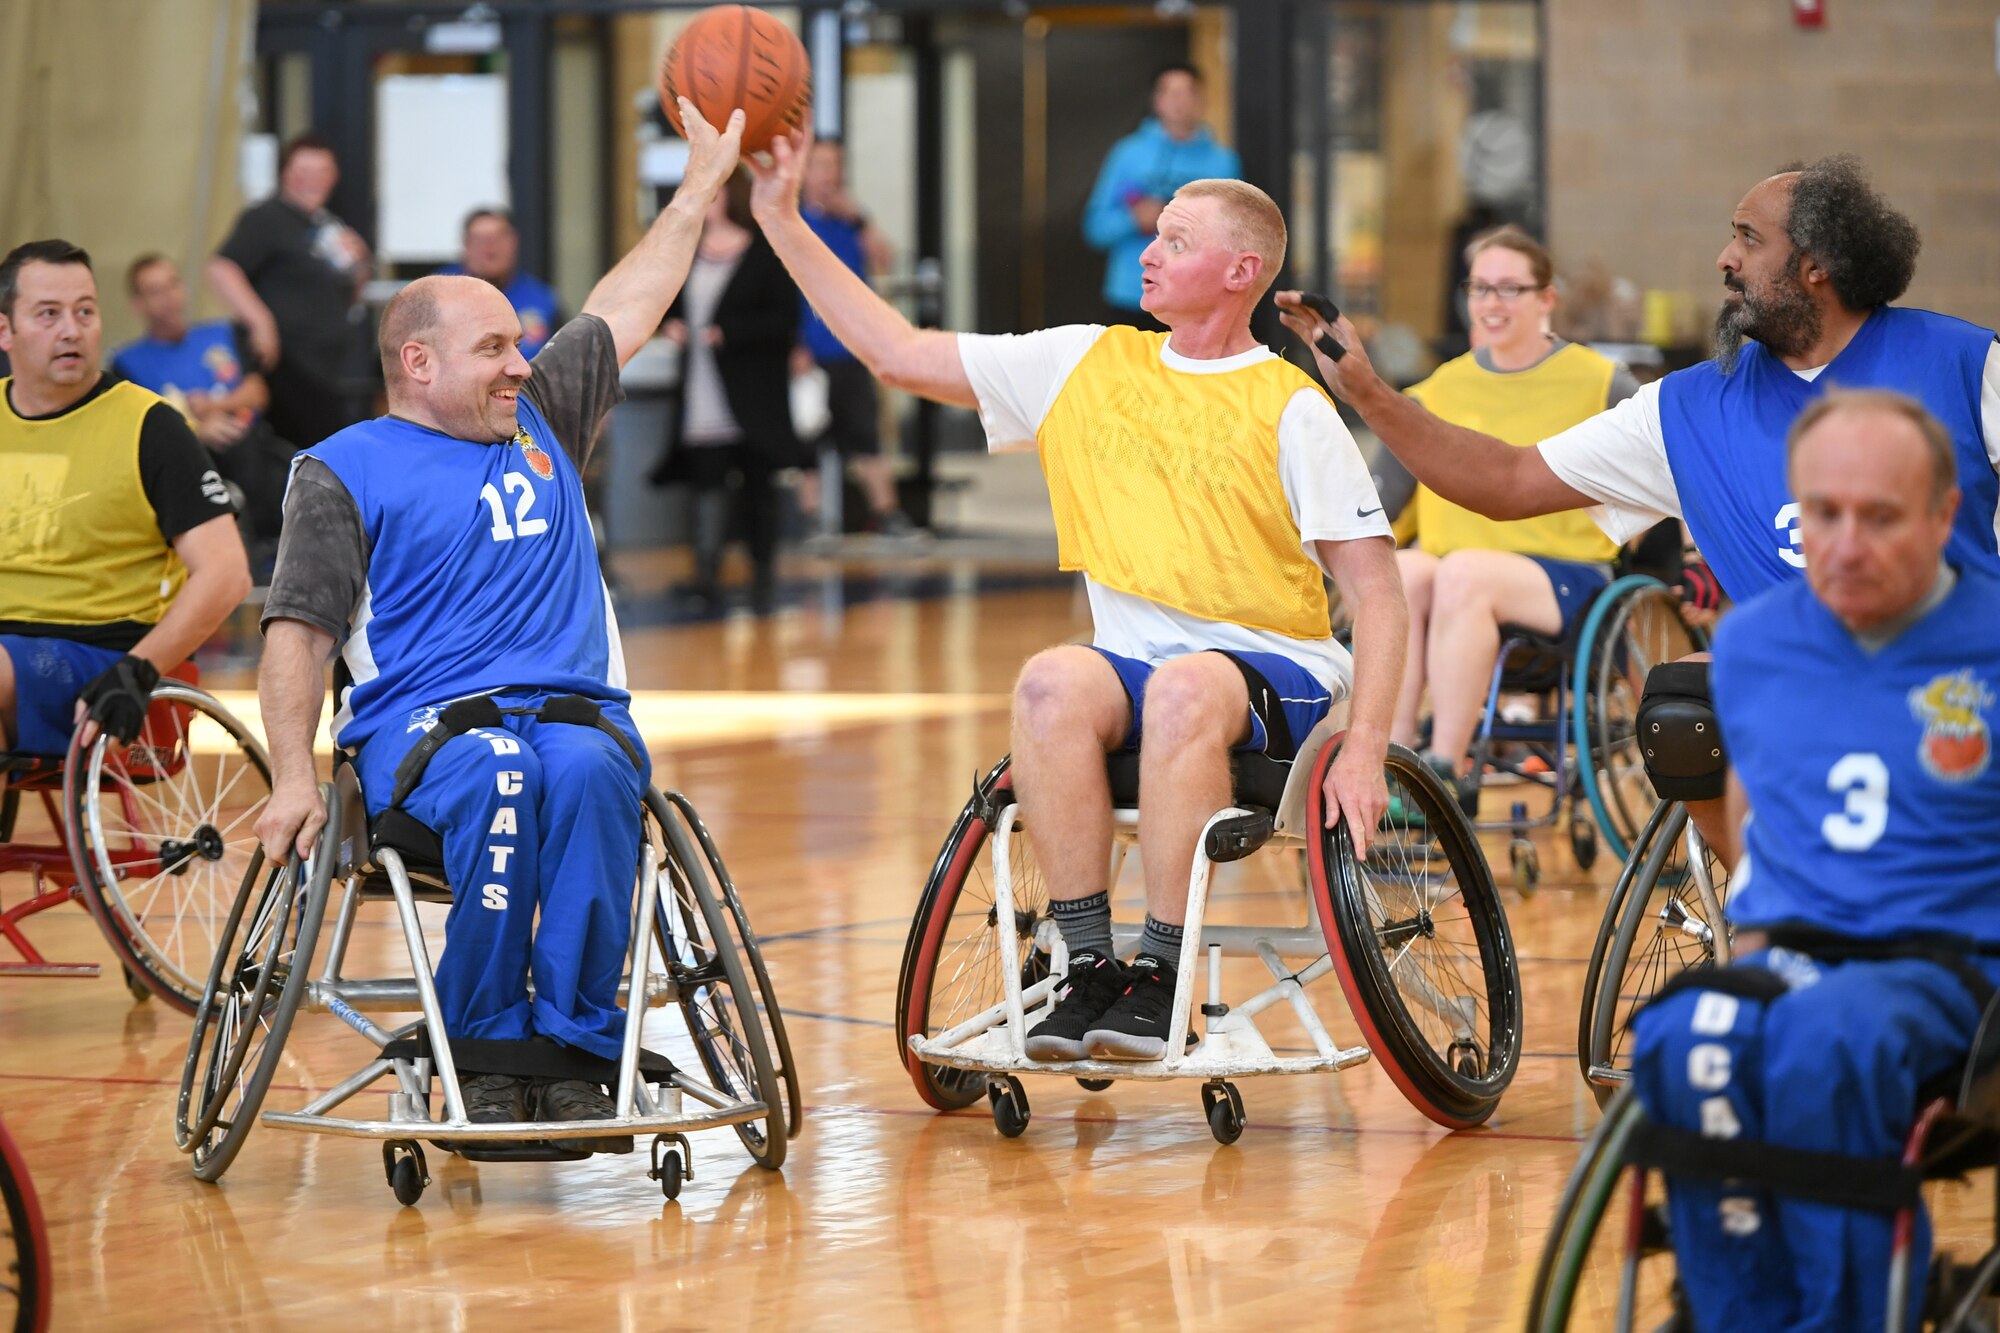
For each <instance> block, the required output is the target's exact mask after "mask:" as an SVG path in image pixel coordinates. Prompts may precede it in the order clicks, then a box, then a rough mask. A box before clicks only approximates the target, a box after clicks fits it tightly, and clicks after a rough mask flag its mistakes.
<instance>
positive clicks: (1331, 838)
mask: <svg viewBox="0 0 2000 1333" xmlns="http://www.w3.org/2000/svg"><path fill="white" fill-rule="evenodd" d="M1345 725H1346V706H1345V705H1336V707H1335V709H1334V712H1333V714H1332V715H1331V716H1329V717H1328V718H1327V719H1325V720H1324V721H1322V722H1321V723H1320V724H1319V725H1318V726H1317V727H1315V728H1314V729H1313V731H1312V733H1311V734H1310V735H1308V736H1307V737H1306V739H1305V742H1304V744H1302V745H1301V746H1300V747H1299V759H1298V761H1297V762H1289V761H1280V760H1274V759H1270V758H1268V757H1266V756H1264V755H1261V754H1248V753H1238V754H1236V755H1234V756H1232V779H1233V788H1234V790H1233V795H1232V803H1231V804H1230V805H1229V806H1227V807H1225V808H1224V809H1222V810H1219V811H1217V812H1216V813H1215V814H1214V815H1212V816H1211V817H1210V818H1209V819H1208V821H1207V823H1206V825H1205V826H1204V828H1203V830H1202V834H1201V839H1200V842H1199V843H1198V846H1197V850H1196V854H1195V857H1194V862H1193V865H1192V867H1191V870H1190V874H1189V881H1188V904H1187V919H1186V935H1185V938H1184V941H1183V945H1182V950H1181V961H1180V971H1179V974H1178V976H1177V978H1176V981H1175V989H1174V995H1175V1011H1174V1012H1175V1016H1174V1018H1173V1020H1172V1026H1171V1028H1170V1030H1169V1031H1168V1034H1167V1051H1168V1054H1167V1056H1166V1057H1165V1058H1164V1059H1162V1060H1158V1061H1151V1062H1145V1063H1128V1062H1125V1061H1107V1060H1076V1061H1059V1062H1037V1061H1032V1060H1029V1059H1028V1058H1027V1056H1026V1053H1025V1046H1024V1042H1025V1033H1026V1029H1027V1028H1028V1026H1029V1025H1030V1024H1031V1023H1033V1022H1035V1021H1038V1020H1039V1019H1040V1018H1041V1016H1042V1013H1043V1011H1044V1010H1045V1009H1046V1008H1050V1007H1053V1005H1054V1003H1055V990H1056V987H1057V985H1058V984H1059V983H1060V982H1061V980H1062V979H1063V977H1064V976H1065V974H1066V972H1067V969H1068V965H1069V957H1068V950H1067V949H1066V948H1065V947H1064V944H1063V940H1062V934H1061V932H1060V931H1059V930H1057V928H1056V924H1055V921H1054V918H1053V917H1051V915H1050V914H1049V895H1048V885H1047V883H1046V881H1045V880H1044V879H1043V876H1042V873H1041V868H1040V866H1039V864H1038V862H1037V859H1036V856H1035V849H1034V843H1033V837H1032V834H1033V830H1032V829H1029V828H1027V827H1026V826H1025V825H1024V824H1023V822H1022V816H1021V810H1020V807H1019V805H1018V804H1016V802H1015V799H1014V793H1013V776H1012V774H1011V772H1010V771H1009V767H1008V761H1007V760H1005V759H1002V760H1001V761H1000V762H999V763H998V764H996V765H995V766H994V767H993V769H992V771H991V772H989V773H988V774H987V775H986V776H985V778H984V779H983V780H981V781H980V782H979V783H978V785H977V787H976V789H975V790H974V792H973V796H972V799H971V800H970V801H968V802H967V803H966V806H965V808H964V810H963V811H961V812H960V814H959V817H958V821H957V823H956V824H955V825H954V826H953V827H952V830H951V833H950V836H949V837H947V838H946V839H945V843H944V847H943V848H942V850H940V851H939V853H938V857H937V861H936V863H935V865H934V866H933V867H932V870H931V873H930V878H929V881H928V882H927V883H926V884H925V886H924V891H923V896H922V898H921V899H920V901H919V903H918V906H917V911H916V916H915V918H914V920H912V922H911V923H910V933H909V937H908V940H907V942H906V943H905V946H904V950H903V963H902V971H901V975H900V977H899V980H898V983H897V994H896V1037H897V1043H898V1047H899V1049H898V1055H899V1056H900V1057H901V1059H902V1061H903V1064H904V1067H905V1068H906V1069H907V1070H908V1071H909V1074H910V1078H911V1080H912V1081H913V1082H914V1083H915V1085H916V1089H917V1095H918V1096H919V1097H921V1098H922V1099H923V1100H924V1101H925V1102H927V1103H929V1104H930V1105H931V1106H933V1107H936V1108H937V1109H938V1110H940V1111H950V1110H955V1109H958V1108H960V1107H965V1106H969V1105H971V1104H972V1103H974V1102H976V1101H978V1100H979V1098H980V1096H981V1095H982V1094H984V1095H985V1096H986V1098H987V1101H988V1104H989V1106H990V1108H991V1111H992V1115H993V1122H994V1125H995V1127H996V1128H997V1129H998V1130H999V1132H1000V1133H1001V1134H1003V1135H1006V1136H1007V1137H1009V1138H1012V1137H1014V1136H1017V1135H1019V1134H1020V1133H1022V1132H1023V1131H1024V1130H1025V1129H1026V1128H1027V1125H1028V1121H1029V1116H1030V1108H1029V1104H1028V1097H1027V1093H1026V1092H1025V1090H1024V1089H1023V1087H1022V1085H1021V1079H1020V1077H1019V1076H1020V1075H1022V1074H1029V1073H1033V1074H1053V1075H1066V1076H1069V1077H1073V1078H1075V1079H1076V1080H1077V1082H1078V1083H1080V1084H1081V1085H1082V1086H1083V1087H1084V1088H1085V1089H1087V1090H1090V1091H1102V1090H1103V1089H1105V1088H1107V1087H1109V1086H1110V1085H1111V1084H1112V1083H1113V1082H1115V1081H1117V1080H1120V1079H1147V1080H1157V1079H1177V1078H1193V1079H1199V1080H1201V1103H1202V1110H1203V1112H1204V1114H1205V1115H1206V1117H1207V1119H1208V1125H1209V1130H1210V1132H1211V1133H1212V1134H1213V1135H1214V1136H1215V1139H1216V1140H1217V1142H1219V1143H1224V1144H1228V1143H1233V1142H1235V1141H1236V1140H1237V1138H1239V1137H1240V1136H1241V1135H1242V1133H1243V1129H1244V1125H1245V1123H1246V1117H1245V1113H1244V1108H1243V1098H1242V1095H1241V1093H1240V1092H1239V1091H1238V1090H1237V1088H1236V1086H1235V1084H1234V1083H1233V1082H1232V1081H1231V1080H1234V1079H1238V1078H1246V1077H1251V1076H1254V1075H1262V1074H1306V1073H1315V1072H1319V1071H1322V1070H1338V1069H1345V1068H1347V1067H1349V1066H1351V1065H1355V1064H1359V1063H1360V1062H1362V1061H1364V1060H1367V1059H1369V1058H1370V1056H1371V1055H1373V1056H1374V1057H1375V1058H1378V1059H1380V1060H1381V1061H1382V1063H1383V1066H1384V1068H1385V1070H1386V1072H1387V1073H1388V1075H1389V1077H1390V1079H1391V1081H1393V1082H1394V1083H1395V1085H1396V1086H1397V1088H1399V1089H1400V1090H1401V1091H1402V1093H1403V1095H1404V1096H1405V1097H1407V1098H1408V1099H1409V1101H1410V1102H1411V1104H1412V1105H1414V1106H1415V1107H1416V1108H1417V1109H1418V1110H1419V1111H1421V1112H1423V1113H1424V1114H1425V1115H1426V1116H1428V1117H1430V1118H1431V1119H1432V1120H1434V1121H1436V1122H1437V1123H1438V1124H1441V1125H1445V1126H1447V1127H1449V1128H1453V1129H1463V1128H1467V1127H1469V1126H1472V1125H1476V1124H1479V1123H1481V1122H1483V1121H1484V1120H1486V1119H1487V1117H1489V1116H1490V1115H1491V1114H1492V1113H1493V1109H1494V1107H1495V1106H1496V1105H1497V1104H1498V1103H1499V1100H1500V1095H1501V1093H1502V1092H1503V1091H1505V1089H1506V1087H1507V1085H1508V1083H1509V1082H1510V1081H1511V1080H1512V1079H1513V1076H1514V1069H1515V1065H1516V1062H1517V1061H1518V1060H1519V1058H1520V1047H1521V1021H1522V1018H1521V1014H1522V1000H1521V977H1520V969H1519V966H1518V964H1517V962H1516V960H1515V956H1514V946H1513V940H1512V936H1511V935H1510V933H1509V931H1508V927H1507V917H1506V913H1505V911H1504V910H1503V909H1502V907H1501V904H1500V898H1499V893H1498V891H1497V890H1496V889H1495V887H1494V884H1493V879H1492V874H1491V872H1490V871H1489V870H1488V868H1487V865H1486V858H1485V857H1484V856H1483V855H1482V854H1481V852H1480V850H1479V844H1478V842H1477V840H1476V839H1475V838H1474V837H1473V834H1472V829H1471V827H1470V825H1469V824H1468V823H1467V822H1466V819H1465V816H1464V814H1463V812H1461V811H1460V810H1459V809H1458V806H1457V804H1456V802H1455V801H1454V800H1453V798H1452V795H1451V793H1450V792H1448V791H1447V790H1446V789H1445V787H1444V785H1443V783H1441V782H1440V781H1439V780H1438V778H1437V776H1436V775H1435V774H1433V773H1432V772H1431V771H1430V770H1429V769H1428V768H1427V767H1425V766H1424V764H1423V762H1422V761H1421V760H1419V759H1418V758H1417V757H1416V756H1415V755H1414V754H1412V753H1411V752H1410V751H1408V750H1406V749H1404V748H1402V747H1401V746H1394V745H1392V746H1390V747H1389V755H1388V762H1387V765H1386V772H1385V777H1386V778H1387V782H1388V787H1389V794H1390V800H1391V804H1392V811H1394V810H1399V811H1400V812H1401V813H1392V814H1391V815H1390V816H1387V817H1385V818H1384V820H1383V821H1382V823H1381V825H1380V826H1379V827H1378V829H1377V834H1376V839H1377V840H1376V841H1375V842H1374V843H1373V844H1372V846H1371V848H1370V851H1369V859H1368V861H1367V862H1366V863H1365V864H1364V863H1362V862H1359V861H1357V860H1356V859H1355V857H1354V852H1353V847H1352V844H1351V842H1350V840H1349V835H1348V831H1347V827H1346V824H1345V822H1344V821H1343V822H1342V823H1340V824H1339V825H1338V826H1337V827H1335V828H1334V829H1332V830H1328V829H1327V828H1326V827H1325V818H1324V804H1323V797H1322V792H1321V784H1322V781H1323V779H1324V777H1325V775H1326V771H1327V769H1328V767H1329V766H1330V765H1331V764H1332V762H1333V757H1334V755H1335V753H1336V752H1337V751H1338V749H1339V746H1340V738H1341V732H1342V729H1343V728H1344V727H1345ZM1107 762H1108V768H1109V776H1110V779H1111V798H1112V806H1113V828H1114V840H1113V853H1112V864H1111V868H1110V878H1109V881H1108V882H1109V883H1110V884H1111V886H1112V887H1113V890H1114V892H1115V890H1116V886H1117V883H1118V877H1119V871H1120V869H1121V868H1122V866H1123V864H1124V861H1125V858H1126V856H1127V854H1128V853H1129V852H1130V851H1131V850H1132V849H1133V848H1134V847H1135V846H1136V845H1137V842H1138V820H1139V812H1138V809H1137V801H1138V777H1139V765H1138V756H1137V755H1135V754H1114V755H1111V756H1109V757H1108V761H1107ZM1265 847H1270V848H1272V849H1274V850H1275V851H1277V852H1281V853H1283V854H1286V855H1288V856H1293V857H1296V856H1298V855H1300V854H1301V853H1303V855H1304V858H1305V862H1306V874H1305V880H1306V884H1305V897H1306V899H1307V907H1306V912H1305V919H1304V920H1303V921H1302V922H1296V923H1290V924H1274V925H1269V926H1242V925H1209V924H1206V922H1205V921H1204V916H1205V913H1206V909H1207V906H1208V898H1209V889H1210V885H1211V882H1212V877H1213V875H1214V872H1215V868H1216V867H1217V866H1218V865H1224V864H1227V863H1230V862H1233V861H1238V860H1241V859H1242V858H1244V857H1247V856H1249V855H1251V854H1252V853H1253V852H1256V851H1257V850H1259V849H1260V848H1265ZM1139 932H1140V926H1139V925H1138V924H1137V923H1133V922H1118V923H1115V924H1114V927H1113V938H1114V941H1115V943H1116V946H1117V948H1118V951H1119V952H1120V954H1121V956H1124V957H1130V956H1131V954H1132V952H1133V950H1134V949H1135V948H1136V947H1137V940H1138V936H1139ZM1225 954H1237V955H1249V956H1252V957H1255V958H1258V959H1260V960H1261V961H1262V962H1263V964H1264V966H1265V967H1266V968H1267V969H1268V970H1269V971H1270V974H1271V976H1272V978H1273V980H1272V984H1271V985H1269V986H1268V987H1266V988H1265V989H1263V990H1261V991H1259V992H1257V993H1256V994H1255V995H1251V996H1249V997H1247V998H1242V999H1238V1000H1237V1001H1236V1002H1235V1003H1234V1004H1228V1003H1224V1001H1223V997H1222V958H1223V956H1224V955H1225ZM1287 958H1292V959H1307V960H1311V961H1309V962H1307V963H1306V964H1305V965H1304V966H1302V967H1299V966H1293V965H1289V964H1287V963H1286V962H1285V961H1284V960H1285V959H1287ZM1204 962H1205V963H1206V967H1207V987H1206V1001H1205V1002H1204V1003H1202V1004H1201V1015H1202V1019H1203V1025H1204V1026H1205V1028H1206V1032H1205V1034H1204V1035H1203V1037H1202V1039H1201V1040H1200V1041H1199V1042H1197V1043H1196V1044H1195V1045H1193V1046H1192V1047H1191V1048H1186V1047H1184V1039H1185V1038H1186V1036H1187V1034H1188V1031H1189V1027H1190V1023H1191V1019H1190V1017H1189V1007H1190V1004H1191V1003H1192V1002H1193V1001H1194V999H1195V997H1196V994H1197V991H1198V989H1199V986H1200V983H1199V976H1200V971H1201V968H1202V966H1203V964H1204ZM1329 973H1333V974H1335V975H1336V976H1337V977H1338V979H1339V984H1340V988H1341V990H1342V992H1343V993H1344V994H1345V995H1346V997H1347V1002H1348V1005H1349V1007H1350V1009H1351V1010H1352V1012H1353V1014H1354V1016H1355V1019H1356V1020H1357V1022H1358V1023H1359V1025H1360V1028H1361V1032H1362V1036H1363V1040H1364V1042H1365V1044H1364V1045H1360V1046H1353V1047H1345V1048H1343V1047H1340V1046H1338V1045H1336V1044H1335V1042H1334V1040H1333V1038H1332V1037H1331V1036H1330V1035H1329V1034H1328V1032H1327V1029H1326V1025H1325V1024H1324V1023H1323V1022H1322V1021H1321V1019H1320V1017H1319V1015H1318V1014H1317V1012H1315V1010H1314V1008H1313V1004H1312V1001H1311V999H1310V997H1309V996H1308V994H1307V992H1306V988H1307V987H1308V986H1310V985H1312V984H1313V983H1314V982H1316V981H1319V980H1320V979H1322V978H1323V977H1325V976H1326V975H1328V974H1329ZM1280 1003H1286V1004H1289V1005H1290V1006H1291V1009H1292V1011H1293V1013H1294V1014H1295V1015H1296V1017H1297V1020H1298V1023H1299V1025H1300V1026H1301V1027H1302V1028H1303V1029H1304V1030H1305V1032H1306V1034H1307V1036H1308V1037H1309V1038H1310V1040H1311V1042H1312V1051H1311V1053H1310V1054H1280V1053H1278V1052H1277V1051H1274V1050H1273V1049H1272V1047H1271V1046H1270V1045H1269V1044H1268V1043H1267V1042H1266V1040H1265V1039H1264V1037H1263V1035H1262V1034H1261V1033H1260V1032H1259V1031H1258V1028H1257V1023H1256V1016H1257V1015H1258V1014H1259V1013H1261V1012H1262V1011H1264V1010H1265V1009H1268V1008H1271V1007H1273V1006H1275V1005H1278V1004H1280ZM1176 1052H1182V1053H1180V1054H1176Z"/></svg>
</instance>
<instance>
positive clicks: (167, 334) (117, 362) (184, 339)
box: [111, 254, 293, 568]
mask: <svg viewBox="0 0 2000 1333" xmlns="http://www.w3.org/2000/svg"><path fill="white" fill-rule="evenodd" d="M125 290H126V292H127V294H129V295H130V296H131V298H132V309H133V311H134V312H135V313H136V314H137V315H138V316H139V319H140V321H141V322H143V323H144V324H145V326H146V334H145V336H144V337H142V338H139V339H137V340H135V341H133V342H129V343H127V344H125V346H123V347H121V348H119V349H118V352H117V354H116V355H115V356H114V357H113V359H112V364H111V368H112V370H113V371H114V372H116V373H117V374H119V375H122V376H124V377H125V378H126V379H128V380H131V381H132V382H133V383H134V384H136V385H138V386H139V387H140V388H142V389H151V390H152V391H153V392H154V393H157V394H158V395H160V397H162V398H164V399H166V400H167V401H168V402H169V403H172V404H173V405H174V406H175V407H176V408H178V409H179V410H180V413H181V415H182V416H184V417H186V418H187V419H188V424H189V425H190V426H192V427H194V433H195V437H196V438H197V439H199V440H200V441H201V442H202V443H203V444H205V445H207V446H208V451H209V452H210V453H211V454H213V455H214V456H215V464H216V470H217V471H219V472H220V473H222V475H223V476H224V477H225V478H227V479H228V480H229V481H231V482H234V483H235V484H236V487H237V489H238V490H239V491H241V492H242V496H243V516H244V519H245V521H246V525H247V526H248V528H249V539H250V540H249V545H250V546H251V565H252V567H253V568H255V567H257V566H258V564H259V562H260V559H267V558H268V557H270V556H272V555H275V554H276V551H277V540H278V523H279V515H280V511H281V510H282V508H283V505H284V499H285V475H286V473H287V472H288V471H289V470H290V467H291V460H292V453H293V446H292V445H290V444H288V443H286V442H285V441H283V440H280V439H279V438H278V436H277V433H276V432H275V431H273V430H272V429H271V427H270V423H269V422H268V421H267V420H265V417H264V410H265V408H267V407H268V406H269V405H270V402H271V393H270V390H269V388H268V387H267V386H266V385H265V383H264V377H263V376H262V375H260V374H258V373H257V366H256V365H255V363H254V362H251V361H249V360H248V358H246V357H245V355H244V347H243V343H242V341H241V340H239V339H238V337H237V334H236V330H235V329H234V328H232V327H231V326H230V324H229V322H228V321H227V320H221V319H217V320H211V321H209V322H207V323H204V324H190V323H189V322H188V291H187V284H186V283H184V282H183V281H181V271H180V269H179V268H177V267H176V266H175V265H174V262H173V261H172V260H170V259H168V258H167V257H166V256H165V255H162V254H147V255H141V256H140V257H139V258H137V259H135V260H133V261H132V266H131V267H130V268H129V269H127V270H126V271H125Z"/></svg>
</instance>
